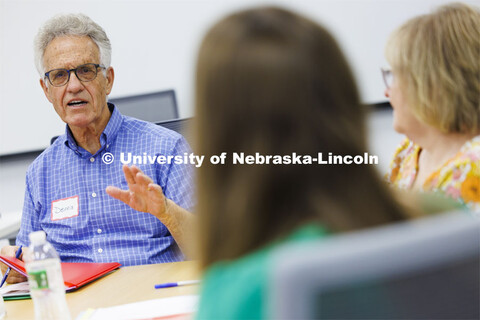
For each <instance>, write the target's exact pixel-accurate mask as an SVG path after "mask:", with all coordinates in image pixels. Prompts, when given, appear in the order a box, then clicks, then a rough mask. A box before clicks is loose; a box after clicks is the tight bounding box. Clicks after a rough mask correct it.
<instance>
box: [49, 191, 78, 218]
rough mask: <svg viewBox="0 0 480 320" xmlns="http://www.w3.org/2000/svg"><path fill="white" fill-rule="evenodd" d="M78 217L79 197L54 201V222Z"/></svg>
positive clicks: (52, 216)
mask: <svg viewBox="0 0 480 320" xmlns="http://www.w3.org/2000/svg"><path fill="white" fill-rule="evenodd" d="M76 216H78V196H74V197H69V198H65V199H59V200H54V201H52V215H51V218H52V221H56V220H62V219H68V218H72V217H76Z"/></svg>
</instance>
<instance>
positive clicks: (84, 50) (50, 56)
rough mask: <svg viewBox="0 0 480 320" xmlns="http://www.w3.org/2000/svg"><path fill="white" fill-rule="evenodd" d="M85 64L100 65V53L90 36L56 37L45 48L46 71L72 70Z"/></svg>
mask: <svg viewBox="0 0 480 320" xmlns="http://www.w3.org/2000/svg"><path fill="white" fill-rule="evenodd" d="M85 63H100V51H99V49H98V46H97V45H96V44H95V42H94V41H93V40H92V39H91V38H90V37H88V36H60V37H55V38H54V39H53V40H52V41H50V43H49V44H48V45H47V47H46V48H45V51H44V53H43V65H44V68H45V70H47V71H48V70H52V69H58V68H65V69H71V68H76V67H77V66H79V65H81V64H85Z"/></svg>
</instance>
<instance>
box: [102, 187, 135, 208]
mask: <svg viewBox="0 0 480 320" xmlns="http://www.w3.org/2000/svg"><path fill="white" fill-rule="evenodd" d="M105 191H106V192H107V194H108V195H109V196H110V197H112V198H115V199H117V200H120V201H122V202H124V203H126V204H130V191H129V190H122V189H119V188H117V187H112V186H108V187H107V189H105Z"/></svg>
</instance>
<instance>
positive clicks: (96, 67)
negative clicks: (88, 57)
mask: <svg viewBox="0 0 480 320" xmlns="http://www.w3.org/2000/svg"><path fill="white" fill-rule="evenodd" d="M89 65H93V66H95V77H93V78H92V79H90V80H82V79H80V78H79V77H78V74H77V70H78V69H79V68H81V67H85V66H89ZM98 68H102V69H106V68H105V66H102V65H101V64H98V63H85V64H82V65H79V66H77V67H76V68H73V69H70V70H69V69H63V68H58V69H52V70H50V71H48V72H45V78H47V79H48V82H50V84H51V85H52V86H54V87H63V86H64V85H66V84H67V83H68V81H70V73H71V72H72V71H73V72H75V76H76V77H77V79H78V80H80V81H81V82H90V81H93V80H95V79H96V78H97V75H98V71H97V69H98ZM58 70H64V71H66V72H67V74H68V77H67V81H65V83H63V84H60V85H54V84H53V83H52V80H51V79H50V72H53V71H58Z"/></svg>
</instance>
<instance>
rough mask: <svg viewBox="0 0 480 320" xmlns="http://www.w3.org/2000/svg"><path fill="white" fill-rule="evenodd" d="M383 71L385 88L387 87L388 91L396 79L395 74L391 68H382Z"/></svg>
mask: <svg viewBox="0 0 480 320" xmlns="http://www.w3.org/2000/svg"><path fill="white" fill-rule="evenodd" d="M381 70H382V77H383V82H384V83H385V86H386V87H387V89H390V87H391V86H392V84H393V79H394V76H393V72H392V70H391V69H389V68H381Z"/></svg>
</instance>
